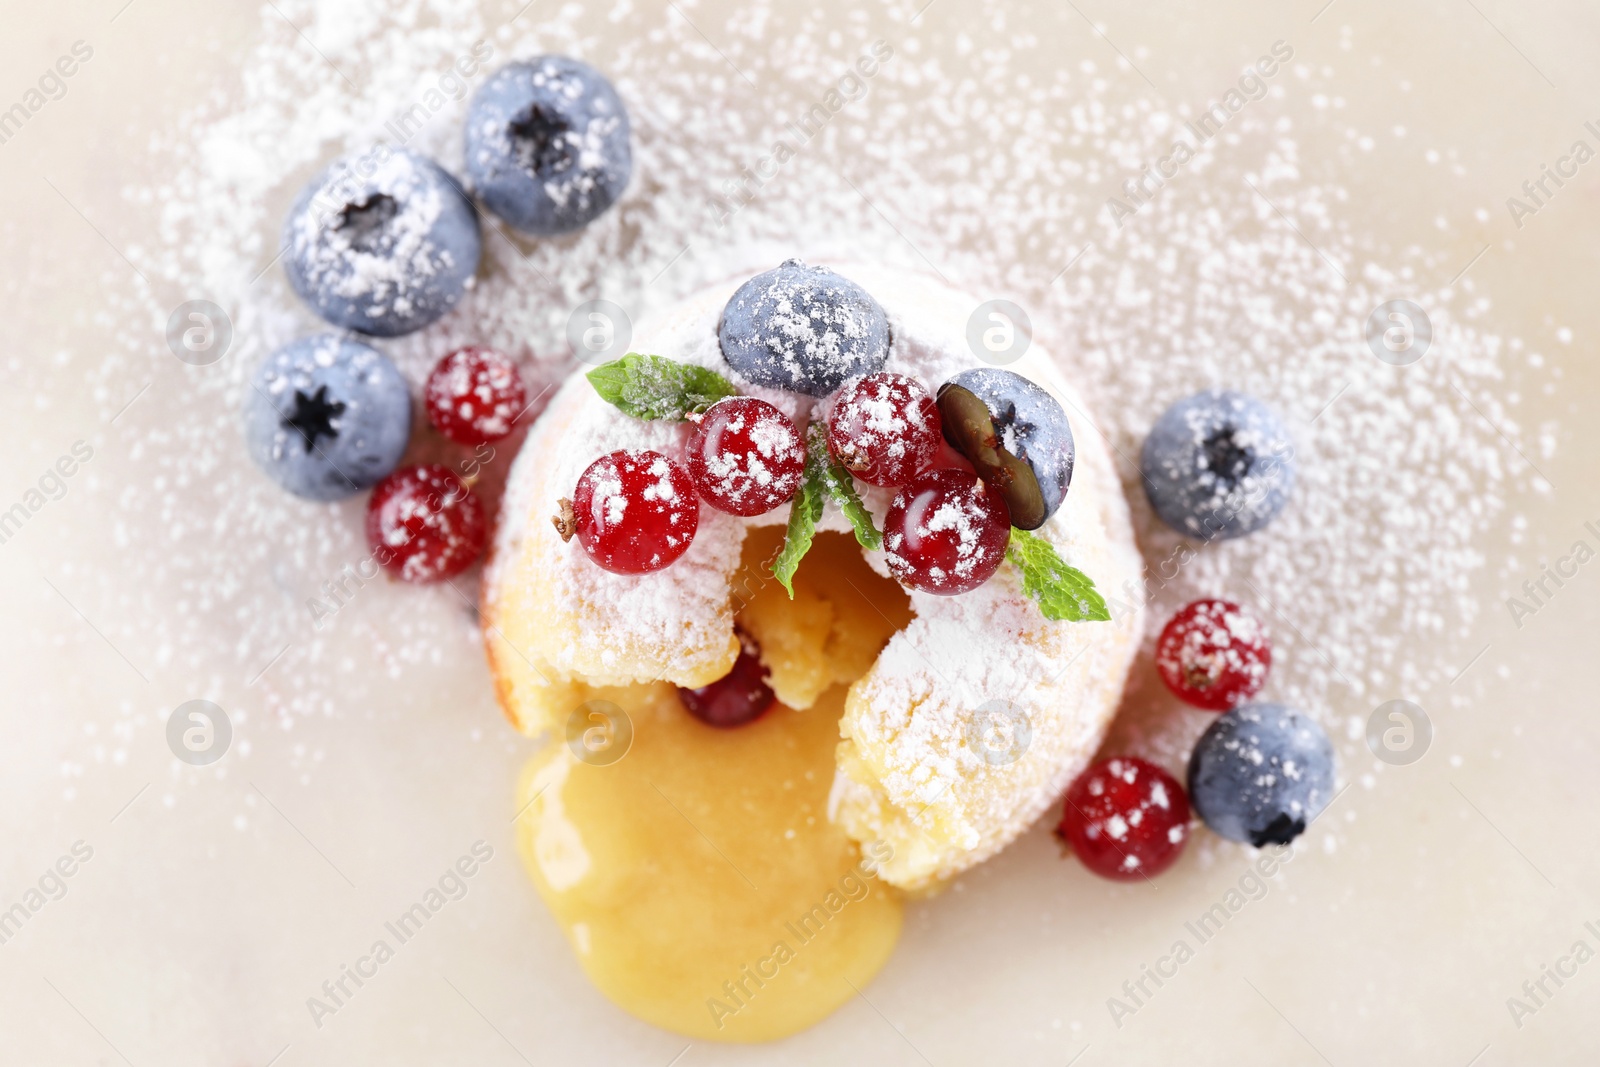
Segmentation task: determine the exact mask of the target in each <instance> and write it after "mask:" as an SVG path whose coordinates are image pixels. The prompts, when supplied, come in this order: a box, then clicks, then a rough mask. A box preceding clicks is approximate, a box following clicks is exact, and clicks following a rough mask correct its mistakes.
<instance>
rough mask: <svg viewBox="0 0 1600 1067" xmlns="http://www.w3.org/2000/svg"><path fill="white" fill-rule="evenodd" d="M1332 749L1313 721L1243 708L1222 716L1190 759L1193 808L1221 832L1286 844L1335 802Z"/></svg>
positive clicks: (1273, 707) (1275, 709) (1286, 712)
mask: <svg viewBox="0 0 1600 1067" xmlns="http://www.w3.org/2000/svg"><path fill="white" fill-rule="evenodd" d="M1333 793H1334V773H1333V743H1332V742H1330V741H1329V740H1328V735H1327V734H1326V733H1325V732H1323V729H1322V727H1320V726H1318V725H1317V724H1316V722H1315V721H1313V720H1312V719H1311V718H1310V717H1309V716H1307V715H1305V714H1304V713H1302V712H1299V711H1296V710H1295V709H1293V708H1287V707H1284V706H1283V705H1282V704H1246V705H1244V706H1243V707H1238V708H1234V709H1233V710H1232V711H1230V712H1227V713H1226V714H1224V715H1220V716H1218V717H1217V721H1216V722H1214V723H1212V724H1211V727H1210V729H1208V730H1207V731H1206V732H1205V733H1204V734H1202V735H1201V736H1200V740H1199V741H1198V742H1197V743H1196V744H1195V746H1194V752H1193V753H1192V754H1191V755H1190V757H1189V803H1190V804H1192V805H1193V806H1194V810H1195V814H1197V815H1199V816H1200V818H1201V819H1203V820H1204V821H1205V824H1206V825H1207V826H1209V827H1210V828H1211V829H1212V830H1214V831H1215V832H1216V833H1218V834H1220V835H1222V836H1223V837H1226V838H1227V839H1228V840H1230V841H1242V842H1245V843H1247V844H1251V845H1254V846H1255V847H1256V848H1260V847H1262V846H1263V845H1269V844H1275V845H1287V844H1288V843H1289V842H1291V841H1293V840H1294V839H1295V838H1297V837H1299V836H1300V835H1301V834H1302V833H1303V832H1304V831H1305V828H1306V826H1307V825H1308V824H1309V823H1310V822H1311V820H1312V819H1315V818H1316V817H1317V816H1318V815H1319V814H1321V812H1322V809H1323V808H1325V807H1327V806H1328V802H1329V801H1330V800H1332V799H1333Z"/></svg>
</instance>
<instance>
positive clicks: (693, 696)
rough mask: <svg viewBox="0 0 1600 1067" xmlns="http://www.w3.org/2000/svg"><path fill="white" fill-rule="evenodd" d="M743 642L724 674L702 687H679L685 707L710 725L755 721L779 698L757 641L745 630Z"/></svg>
mask: <svg viewBox="0 0 1600 1067" xmlns="http://www.w3.org/2000/svg"><path fill="white" fill-rule="evenodd" d="M739 645H740V649H739V658H738V659H736V660H734V661H733V669H732V670H730V671H729V672H728V673H727V674H725V675H724V676H723V677H721V678H719V679H718V680H717V681H715V682H712V683H711V684H710V685H705V686H701V687H700V688H699V689H685V688H683V687H682V686H679V687H678V699H679V700H680V701H682V702H683V706H684V708H686V709H687V710H688V712H689V714H690V715H693V716H694V717H695V718H697V719H699V720H700V721H701V722H703V723H705V724H706V725H707V726H717V727H721V728H723V729H728V728H731V727H735V726H743V725H745V724H746V723H751V722H755V721H756V720H757V719H759V718H761V716H762V715H764V714H765V713H766V711H767V709H768V708H770V707H772V704H773V701H775V700H776V699H777V697H776V696H775V695H774V694H773V692H772V690H771V688H769V687H768V685H767V669H766V668H765V667H763V666H762V665H761V659H760V654H761V653H760V649H758V648H757V647H756V643H755V642H754V641H752V640H750V638H749V637H747V636H745V635H744V634H742V633H741V634H740V635H739Z"/></svg>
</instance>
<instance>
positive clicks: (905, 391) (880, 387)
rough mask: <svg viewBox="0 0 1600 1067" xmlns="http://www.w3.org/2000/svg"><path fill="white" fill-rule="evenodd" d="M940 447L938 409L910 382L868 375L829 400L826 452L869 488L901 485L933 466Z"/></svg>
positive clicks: (919, 385) (904, 378)
mask: <svg viewBox="0 0 1600 1067" xmlns="http://www.w3.org/2000/svg"><path fill="white" fill-rule="evenodd" d="M940 443H941V438H940V436H939V408H938V405H936V404H935V403H934V402H933V397H932V396H930V395H929V394H928V391H927V390H926V389H924V388H923V387H922V383H921V382H919V381H917V380H916V379H915V378H908V377H907V376H905V375H904V374H889V373H887V372H880V373H878V374H869V375H867V376H866V377H865V378H862V379H860V380H859V381H857V382H853V383H852V384H850V385H848V386H846V387H845V389H844V391H843V392H841V393H840V394H839V397H838V399H837V400H835V401H834V404H833V417H832V418H831V419H830V420H829V422H828V448H829V450H830V451H832V452H833V457H834V458H835V459H837V460H838V461H839V462H840V463H841V464H843V465H844V467H845V468H846V469H847V470H849V471H850V472H851V473H852V474H854V475H855V476H856V477H857V478H860V479H861V480H862V481H864V482H867V483H869V484H872V485H884V486H900V485H904V484H906V483H907V482H909V481H910V480H911V479H912V478H914V477H916V476H917V475H918V474H920V473H921V472H922V471H924V470H926V469H927V468H928V467H929V466H930V465H932V463H933V457H934V456H935V455H937V454H938V452H939V445H940Z"/></svg>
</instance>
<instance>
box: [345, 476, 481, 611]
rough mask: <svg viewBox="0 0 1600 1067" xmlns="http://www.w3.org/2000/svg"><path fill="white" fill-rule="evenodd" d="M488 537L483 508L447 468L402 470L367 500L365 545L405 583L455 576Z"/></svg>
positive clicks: (438, 579)
mask: <svg viewBox="0 0 1600 1067" xmlns="http://www.w3.org/2000/svg"><path fill="white" fill-rule="evenodd" d="M488 538H489V527H488V523H487V522H486V521H485V520H484V514H483V505H482V504H480V503H479V502H478V498H477V497H475V496H473V495H472V490H470V489H468V488H467V487H466V485H465V484H464V483H463V482H462V481H461V479H460V478H457V477H456V476H455V474H454V473H453V472H452V471H451V470H450V468H449V467H443V466H440V465H439V464H436V463H429V464H424V465H423V466H420V467H401V468H400V469H399V470H397V471H395V472H394V473H393V474H390V475H389V476H388V477H387V478H385V479H384V480H383V481H381V482H379V483H378V484H377V485H376V486H375V487H374V488H373V490H372V499H371V500H369V501H368V502H367V544H368V546H370V547H371V549H372V552H373V556H374V558H375V559H377V561H378V562H379V563H380V564H382V565H383V567H385V568H386V569H387V570H389V571H392V572H393V573H395V574H396V575H398V576H399V577H400V578H401V579H402V580H403V581H407V582H438V581H443V580H444V579H446V578H454V577H455V576H456V575H458V574H460V573H461V572H462V571H464V570H466V569H467V568H468V567H470V566H471V565H472V562H473V560H475V559H477V558H478V557H479V556H480V555H482V554H483V546H484V543H485V542H486V541H487V540H488Z"/></svg>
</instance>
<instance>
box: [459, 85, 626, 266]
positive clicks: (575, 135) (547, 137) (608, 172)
mask: <svg viewBox="0 0 1600 1067" xmlns="http://www.w3.org/2000/svg"><path fill="white" fill-rule="evenodd" d="M465 158H466V168H467V178H468V181H469V182H470V183H471V185H472V188H473V190H474V191H475V192H476V193H477V194H478V197H479V199H481V200H482V201H483V204H484V206H485V207H487V208H488V209H489V210H490V211H492V212H494V213H495V214H496V215H499V216H500V217H501V218H503V219H505V220H506V221H507V222H509V223H510V224H511V225H512V226H515V227H516V228H517V229H519V230H521V231H522V232H523V233H530V234H538V235H542V236H549V235H551V234H558V233H570V232H571V231H573V230H576V229H579V228H581V227H583V226H586V225H588V224H589V223H590V222H592V221H593V220H594V219H595V218H596V217H597V216H599V215H600V214H601V213H602V212H604V211H605V210H606V209H607V208H609V207H610V206H611V205H612V204H613V203H615V202H616V200H617V198H618V197H619V196H621V195H622V190H623V189H624V188H626V187H627V184H628V177H629V175H630V174H631V173H632V172H633V153H632V149H631V148H630V147H629V144H628V112H627V110H626V109H625V108H624V107H623V106H622V99H621V98H620V97H619V96H617V91H616V89H614V88H612V86H611V83H610V82H609V81H607V80H606V78H605V75H603V74H601V73H600V72H599V71H597V70H595V69H594V68H593V67H591V66H589V64H587V63H584V62H581V61H579V60H576V59H572V58H571V57H569V56H537V57H535V58H533V59H529V60H526V61H521V62H516V63H507V64H506V65H505V66H503V67H501V68H500V69H499V70H497V71H495V72H494V73H493V74H492V75H490V76H489V79H488V80H487V81H486V82H484V83H483V87H482V88H480V89H479V90H478V91H477V92H476V93H474V94H473V96H472V103H471V104H469V105H468V107H467V121H466V157H465Z"/></svg>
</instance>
